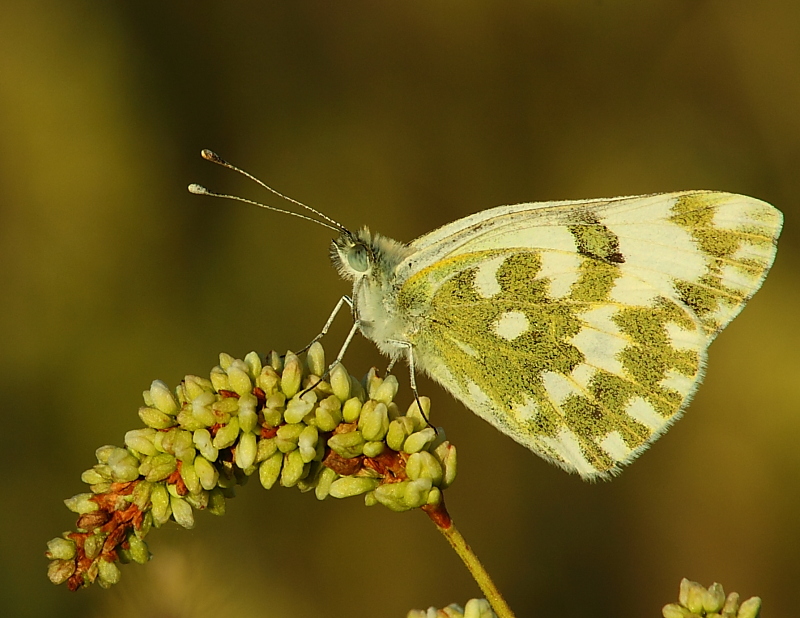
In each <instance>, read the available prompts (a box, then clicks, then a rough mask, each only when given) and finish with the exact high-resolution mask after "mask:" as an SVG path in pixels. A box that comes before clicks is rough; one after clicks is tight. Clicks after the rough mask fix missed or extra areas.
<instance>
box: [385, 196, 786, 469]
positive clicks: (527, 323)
mask: <svg viewBox="0 0 800 618" xmlns="http://www.w3.org/2000/svg"><path fill="white" fill-rule="evenodd" d="M781 223H782V217H781V214H780V213H779V212H778V211H777V210H776V209H775V208H773V207H772V206H770V205H769V204H766V203H765V202H761V201H759V200H756V199H753V198H748V197H744V196H740V195H733V194H728V193H718V192H706V191H693V192H682V193H671V194H659V195H650V196H636V197H626V198H616V199H611V200H589V201H579V202H549V203H541V204H520V205H516V206H503V207H500V208H495V209H492V210H488V211H485V212H482V213H477V214H476V215H472V216H470V217H467V218H465V219H462V220H460V221H456V222H454V223H451V224H449V225H446V226H444V227H443V228H440V229H438V230H435V231H434V232H431V233H430V234H427V235H426V236H423V237H421V238H420V239H418V240H417V241H415V242H414V243H412V244H411V246H410V248H411V249H412V253H411V255H410V256H409V257H408V258H407V259H406V260H404V261H403V262H402V263H400V264H399V265H398V267H397V269H396V272H395V275H396V279H395V281H397V282H398V283H399V286H400V287H399V291H398V297H397V307H398V311H399V312H401V313H402V314H403V315H404V317H405V319H406V320H408V323H410V324H413V325H414V328H413V329H412V331H411V332H410V336H409V341H410V342H411V343H412V344H413V345H414V353H415V362H416V364H417V366H418V367H419V368H421V369H423V370H424V371H426V372H427V373H429V374H430V375H431V376H432V377H433V378H434V379H436V380H437V381H439V382H440V383H441V384H443V385H444V386H445V387H446V388H447V389H448V390H450V391H451V392H452V393H453V394H454V395H455V396H456V397H458V398H459V399H461V400H462V401H463V402H464V403H465V404H466V405H467V406H468V407H469V408H471V409H472V410H473V411H474V412H476V413H477V414H478V415H480V416H482V417H483V418H485V419H486V420H488V421H489V422H490V423H492V424H493V425H495V426H496V427H497V428H498V429H500V430H501V431H503V432H505V433H507V434H508V435H510V436H511V437H512V438H514V439H515V440H517V441H518V442H520V443H521V444H523V445H525V446H527V447H528V448H530V449H531V450H533V451H534V452H536V453H537V454H539V455H540V456H542V457H544V458H545V459H548V460H550V461H552V462H553V463H555V464H557V465H560V466H561V467H563V468H565V469H566V470H569V471H574V472H578V473H579V474H581V476H583V477H585V478H592V477H597V476H601V477H602V476H607V475H609V474H613V473H615V472H617V471H618V470H619V466H620V465H622V464H625V463H629V462H630V461H632V460H633V459H634V458H635V457H636V456H637V455H638V454H639V453H641V451H642V450H644V449H645V448H646V447H647V446H648V445H649V444H650V443H651V442H652V441H653V440H655V439H656V438H657V437H658V436H659V435H660V434H661V433H663V432H664V431H665V430H666V429H667V428H668V427H669V425H670V424H671V423H672V422H674V421H675V420H677V418H678V417H679V416H680V413H681V411H682V409H683V407H684V406H685V405H686V403H687V402H688V400H689V398H690V397H691V395H692V393H693V392H694V390H695V389H696V387H697V385H698V383H699V381H700V379H701V377H702V369H703V364H704V361H705V355H706V349H707V347H708V345H709V343H710V342H711V340H712V339H713V338H714V337H715V336H716V334H717V333H718V332H719V331H720V330H721V329H722V328H724V326H725V325H726V324H727V323H728V322H730V320H732V319H733V317H735V316H736V314H737V313H738V312H739V311H740V310H741V308H742V306H743V305H744V303H745V302H746V301H747V300H748V299H749V298H750V297H751V296H752V295H753V294H754V293H755V291H756V290H757V289H758V288H759V286H760V285H761V282H762V280H763V278H764V276H765V275H766V273H767V271H768V270H769V267H770V266H771V264H772V261H773V259H774V256H775V242H776V239H777V236H778V234H779V232H780V227H781Z"/></svg>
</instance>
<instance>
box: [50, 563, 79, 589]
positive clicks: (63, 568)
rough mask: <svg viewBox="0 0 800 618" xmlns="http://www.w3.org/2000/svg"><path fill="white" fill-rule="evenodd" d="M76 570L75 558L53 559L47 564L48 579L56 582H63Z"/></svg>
mask: <svg viewBox="0 0 800 618" xmlns="http://www.w3.org/2000/svg"><path fill="white" fill-rule="evenodd" d="M74 572H75V561H74V560H53V561H52V562H51V563H50V564H48V565H47V579H49V580H50V581H51V582H53V583H54V584H63V583H64V582H65V581H67V580H68V579H69V578H70V577H72V574H73V573H74Z"/></svg>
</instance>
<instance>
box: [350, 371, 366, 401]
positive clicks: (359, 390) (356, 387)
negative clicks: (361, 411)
mask: <svg viewBox="0 0 800 618" xmlns="http://www.w3.org/2000/svg"><path fill="white" fill-rule="evenodd" d="M353 397H355V398H356V399H358V400H359V401H360V402H362V403H363V402H365V401H366V400H367V392H366V391H365V390H364V385H363V384H361V382H360V381H359V380H358V379H357V378H355V377H354V376H350V398H351V399H352V398H353Z"/></svg>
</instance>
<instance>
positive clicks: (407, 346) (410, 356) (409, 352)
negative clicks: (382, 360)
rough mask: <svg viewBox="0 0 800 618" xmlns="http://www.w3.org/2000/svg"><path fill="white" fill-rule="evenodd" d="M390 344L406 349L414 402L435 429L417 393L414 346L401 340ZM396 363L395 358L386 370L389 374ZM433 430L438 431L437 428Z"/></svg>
mask: <svg viewBox="0 0 800 618" xmlns="http://www.w3.org/2000/svg"><path fill="white" fill-rule="evenodd" d="M390 343H394V344H395V345H398V346H400V347H403V348H405V350H406V358H407V360H408V382H409V384H410V385H411V392H412V393H414V401H416V402H417V408H419V413H420V414H422V418H424V419H425V422H426V423H428V427H433V425H432V424H431V421H430V419H429V418H428V417H427V416H426V415H425V411H424V410H423V409H422V402H421V401H420V400H419V392H418V391H417V370H416V367H415V365H414V344H412V343H411V342H409V341H401V340H399V339H392V340H391V341H390ZM396 362H397V359H396V358H393V359H392V362H391V363H389V366H388V367H387V368H386V373H387V374H388V373H389V372H390V371H391V369H392V367H394V364H395V363H396ZM433 428H434V430H436V427H433Z"/></svg>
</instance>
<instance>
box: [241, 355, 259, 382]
mask: <svg viewBox="0 0 800 618" xmlns="http://www.w3.org/2000/svg"><path fill="white" fill-rule="evenodd" d="M244 362H245V364H246V365H247V373H248V374H249V375H250V377H251V378H256V377H257V376H258V375H259V374H260V373H261V369H262V368H263V365H262V363H261V357H260V356H259V355H258V353H257V352H248V353H247V356H245V357H244Z"/></svg>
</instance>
